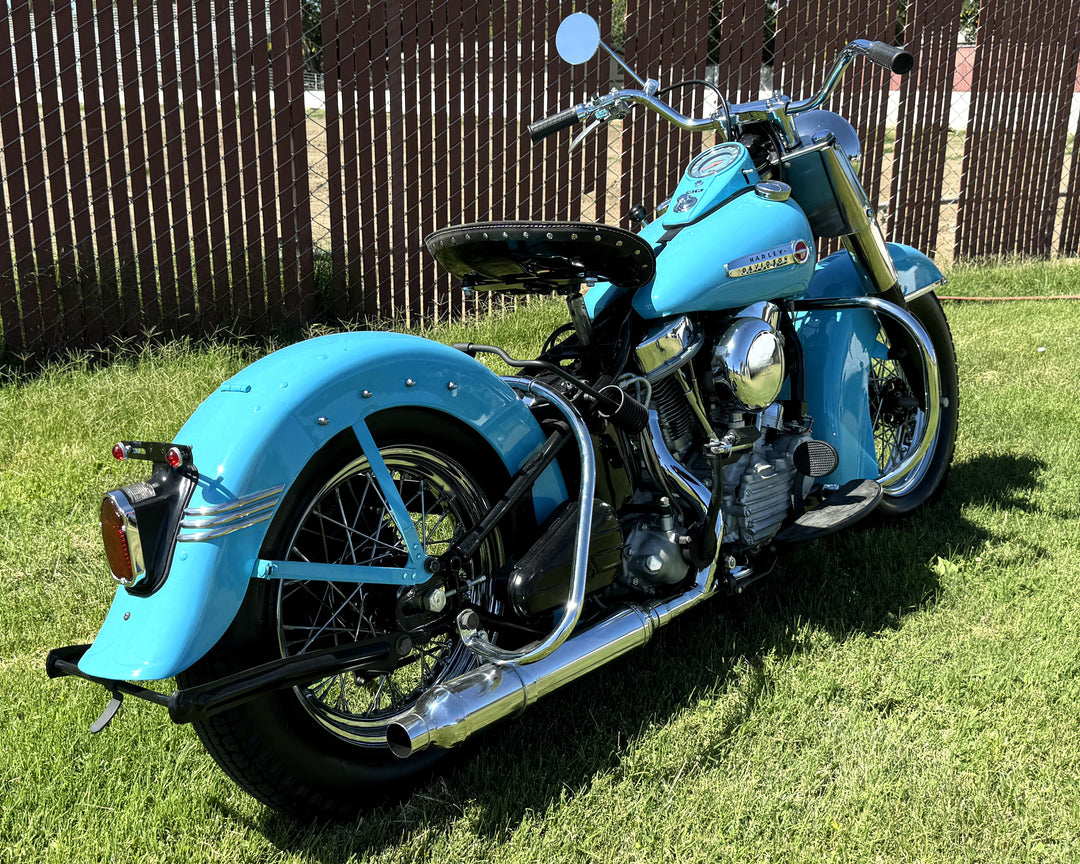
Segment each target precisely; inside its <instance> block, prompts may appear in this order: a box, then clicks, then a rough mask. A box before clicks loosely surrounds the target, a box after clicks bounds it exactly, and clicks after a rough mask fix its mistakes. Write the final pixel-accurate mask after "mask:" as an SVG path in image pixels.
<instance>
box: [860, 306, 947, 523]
mask: <svg viewBox="0 0 1080 864" xmlns="http://www.w3.org/2000/svg"><path fill="white" fill-rule="evenodd" d="M907 307H908V311H909V312H910V313H911V314H912V315H914V316H915V317H916V318H917V319H918V320H919V323H920V324H922V326H923V327H924V328H925V330H926V332H927V335H928V336H929V337H930V342H931V344H932V345H933V348H934V353H935V354H936V355H937V362H938V376H939V379H940V384H941V393H940V411H939V414H938V419H937V430H936V433H935V435H934V441H933V444H932V445H931V447H930V448H929V449H928V450H927V451H926V453H925V454H923V456H922V458H921V459H920V460H919V461H918V463H916V464H915V466H914V467H913V468H912V469H911V471H910V472H908V473H907V474H906V475H905V476H903V477H901V478H898V479H896V480H895V481H893V482H891V483H886V484H883V491H884V493H885V494H884V495H883V496H882V498H881V503H880V504H879V505H878V512H879V513H881V514H883V515H886V516H901V515H903V514H905V513H909V512H911V511H912V510H914V509H916V508H917V507H920V506H921V505H923V504H925V503H927V502H929V501H932V500H935V499H936V498H937V497H938V496H940V494H941V492H942V489H943V488H944V483H945V478H946V476H948V473H949V468H950V466H951V465H952V459H953V451H954V449H955V447H956V428H957V417H958V407H959V406H958V393H959V386H958V381H957V370H956V353H955V351H954V349H953V342H952V334H951V333H950V332H949V324H948V321H946V319H945V313H944V312H943V311H942V309H941V304H940V302H938V299H937V297H935V296H934V295H933V294H924V295H923V296H921V297H917V298H916V299H914V300H911V301H909V302H908V304H907ZM878 339H879V340H880V341H881V342H882V343H883V344H884V345H885V346H886V347H887V348H889V352H888V357H887V358H885V359H874V360H872V362H871V368H870V380H869V395H870V416H871V418H872V420H873V425H874V448H875V450H876V452H877V460H878V472H879V475H880V476H884V475H886V474H888V473H889V472H890V471H892V470H893V469H894V468H895V467H896V466H897V465H899V464H900V463H901V462H902V461H903V460H904V459H906V458H907V456H908V455H909V454H910V453H911V452H912V450H913V449H914V448H915V447H916V446H917V445H918V442H919V441H920V440H921V439H922V435H923V431H924V430H925V428H926V424H927V423H929V422H930V415H929V413H928V412H927V411H926V408H925V405H924V403H923V399H922V398H921V391H922V384H921V381H920V380H918V379H917V377H916V376H918V378H921V374H922V368H921V364H920V362H918V360H917V359H915V358H912V357H911V356H908V355H907V354H905V353H904V352H902V351H897V350H896V346H894V345H892V344H891V343H890V340H889V336H888V335H887V333H886V331H885V330H884V329H882V331H881V332H880V333H879V335H878ZM912 353H914V352H912Z"/></svg>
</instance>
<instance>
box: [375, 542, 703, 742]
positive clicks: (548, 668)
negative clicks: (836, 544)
mask: <svg viewBox="0 0 1080 864" xmlns="http://www.w3.org/2000/svg"><path fill="white" fill-rule="evenodd" d="M721 530H722V529H721ZM715 575H716V565H715V563H714V564H712V565H710V566H709V567H707V568H705V569H704V570H701V571H700V572H699V573H698V579H697V582H696V583H695V585H694V587H693V588H691V589H690V590H689V591H687V592H685V593H683V594H680V595H679V596H678V597H676V598H674V599H672V600H669V601H667V602H663V603H660V602H657V603H650V604H648V605H646V606H637V605H627V606H624V607H623V608H621V609H619V610H618V611H616V612H614V613H613V614H612V615H609V616H608V617H607V618H605V619H604V620H603V621H601V622H600V623H599V624H596V625H595V626H593V627H590V628H589V629H588V630H585V631H582V632H580V633H575V634H574V635H573V636H572V637H570V638H569V639H567V640H566V642H564V643H563V644H562V646H560V647H559V649H558V650H556V651H555V652H554V653H552V654H549V655H548V656H547V657H544V658H543V659H542V660H538V661H536V662H535V663H530V664H528V665H517V664H514V663H501V662H496V663H486V664H484V665H483V666H479V667H477V668H476V669H474V670H472V671H471V672H466V673H465V674H464V675H461V676H459V677H457V678H454V679H453V680H452V681H447V682H446V683H445V684H439V685H438V686H436V687H433V688H431V689H430V690H428V691H427V692H426V693H425V694H424V695H423V696H421V697H420V700H419V701H418V702H417V703H416V705H415V706H413V708H412V710H410V711H407V712H405V713H404V714H400V715H399V716H398V717H396V718H395V719H394V720H393V722H391V723H390V725H389V727H388V728H387V731H386V743H387V746H389V748H390V752H391V753H393V754H394V755H395V756H398V757H400V758H405V757H408V756H411V755H412V754H413V753H418V752H419V751H421V750H424V749H426V748H428V747H438V748H440V749H444V750H445V749H449V748H451V747H456V746H457V745H458V744H461V743H462V742H463V741H464V740H465V739H466V738H468V737H470V736H471V735H473V734H475V733H476V732H479V731H480V730H481V729H486V728H487V727H488V726H491V725H492V724H493V723H497V722H498V721H500V720H506V719H508V718H510V717H516V716H517V715H518V714H520V713H521V712H522V711H524V710H525V709H526V708H527V707H528V706H529V705H531V704H533V703H534V702H536V701H537V700H538V699H540V698H542V697H544V696H546V695H547V694H549V693H551V692H552V691H554V690H558V689H559V688H560V687H562V686H564V685H566V684H569V683H570V682H571V681H576V680H577V679H578V678H580V677H582V676H583V675H587V674H588V673H589V672H592V671H593V670H594V669H598V668H600V667H601V666H603V665H604V664H606V663H609V662H611V661H612V660H614V659H616V658H617V657H621V656H622V655H623V654H626V653H628V652H630V651H632V650H633V649H635V648H639V647H640V646H642V645H644V644H645V643H646V642H648V641H649V639H650V638H652V635H653V633H654V632H656V630H657V629H658V628H659V627H662V626H664V625H665V624H667V623H668V622H669V621H671V619H672V618H674V617H675V616H676V615H680V614H681V613H683V612H685V611H686V610H687V609H690V608H692V607H694V606H696V605H697V604H698V603H700V602H701V601H702V600H705V599H706V598H708V597H710V596H711V595H712V594H713V593H714V591H715V590H716V580H715Z"/></svg>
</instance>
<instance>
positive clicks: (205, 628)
mask: <svg viewBox="0 0 1080 864" xmlns="http://www.w3.org/2000/svg"><path fill="white" fill-rule="evenodd" d="M397 407H422V408H425V409H427V410H429V411H435V412H441V413H443V414H446V415H449V416H452V417H453V418H455V419H456V420H458V421H460V422H462V423H464V424H466V425H468V426H469V427H471V428H472V429H474V430H475V431H476V432H477V434H478V435H480V436H482V437H483V439H484V440H486V441H487V442H488V444H489V445H490V446H491V447H492V449H493V450H494V451H495V452H496V453H497V454H498V455H499V457H500V458H501V459H502V462H503V464H504V465H505V467H506V469H507V471H509V472H511V473H512V472H513V471H515V470H517V469H518V468H519V467H520V466H521V463H522V462H523V461H524V460H525V458H526V457H527V456H528V454H529V453H531V452H532V450H533V449H535V447H536V446H537V445H538V444H540V443H541V442H542V441H543V437H544V436H543V433H542V432H541V430H540V427H539V425H538V424H537V422H536V420H535V419H534V418H533V417H532V415H531V414H530V413H529V410H528V408H527V407H526V406H525V404H524V403H523V402H522V401H521V400H519V399H518V398H517V397H516V396H515V395H514V393H513V391H512V390H511V389H510V388H509V387H508V386H507V385H506V384H504V383H503V382H502V381H500V380H499V378H498V377H497V376H496V375H495V374H494V373H492V372H491V371H490V370H489V369H488V368H487V367H485V366H484V365H483V364H481V363H479V362H477V361H476V360H473V359H472V358H469V357H467V356H465V355H464V354H462V353H461V352H459V351H455V350H454V349H452V348H449V347H447V346H445V345H441V344H439V343H436V342H430V341H428V340H425V339H419V338H417V337H414V336H406V335H402V334H398V333H372V332H363V333H346V334H339V335H333V336H323V337H320V338H318V339H312V340H310V341H307V342H302V343H299V344H297V345H293V346H290V347H288V348H285V349H283V350H281V351H277V352H275V353H273V354H270V355H269V356H267V357H265V358H263V359H262V360H259V361H258V362H256V363H253V364H252V365H251V366H248V367H247V368H246V369H244V370H243V371H241V372H240V373H239V374H237V375H236V376H234V377H233V378H231V379H229V380H228V381H226V382H225V383H224V384H223V385H222V386H221V388H220V389H219V390H217V391H216V392H215V393H213V394H212V395H211V396H210V397H209V398H207V399H206V401H205V402H203V403H202V404H201V405H200V406H199V407H198V409H196V411H195V413H194V414H192V415H191V417H190V418H189V419H188V421H187V422H186V423H185V424H184V426H183V428H182V429H181V430H180V431H179V432H178V433H177V435H176V439H175V440H176V441H177V443H180V444H187V445H189V446H190V447H191V448H192V451H193V457H194V462H195V465H196V467H197V468H198V470H199V483H198V487H197V489H196V490H195V493H194V495H193V497H192V500H191V502H190V504H189V507H188V510H189V512H192V511H197V510H199V509H202V508H205V512H221V510H222V508H223V507H226V508H227V507H228V506H229V505H230V504H232V503H234V502H237V501H238V500H239V499H243V498H247V497H249V496H255V497H256V498H258V496H259V495H261V494H262V493H266V494H267V496H268V497H265V498H263V499H262V500H261V501H258V502H257V503H256V504H254V505H252V506H250V507H248V508H243V509H245V510H248V511H251V510H254V511H257V515H256V517H254V518H262V517H265V518H263V519H262V521H258V522H255V523H254V524H251V520H250V519H249V520H248V523H249V524H246V527H243V528H241V529H239V530H235V531H233V532H232V533H228V534H224V535H223V536H218V537H212V538H209V539H203V540H199V541H197V542H181V543H178V544H177V548H176V552H175V554H174V556H173V561H172V567H171V569H170V571H169V576H168V579H167V580H166V581H165V583H164V584H163V585H162V586H161V587H160V588H159V589H158V590H157V591H156V592H155V593H154V594H152V595H150V596H148V597H139V596H135V595H133V594H131V593H129V592H128V591H127V590H126V589H124V588H120V589H118V590H117V592H116V596H115V598H114V600H113V604H112V608H111V609H110V610H109V614H108V616H107V618H106V619H105V622H104V624H103V625H102V627H101V631H100V632H99V633H98V636H97V638H96V639H95V641H94V644H93V645H92V646H91V648H90V650H88V651H87V652H86V654H85V655H84V656H83V658H82V660H80V662H79V668H80V669H81V670H82V671H83V672H85V673H86V674H88V675H93V676H96V677H99V678H107V679H114V680H131V679H159V678H169V677H172V676H174V675H176V674H177V673H178V672H181V671H183V670H184V669H186V668H187V667H188V666H190V665H191V664H192V663H194V662H195V661H196V660H198V659H199V658H200V657H202V656H203V654H205V653H206V652H207V651H208V650H209V649H210V648H211V647H212V646H213V645H214V643H215V642H217V640H218V639H220V638H221V636H222V634H224V632H225V630H226V629H227V628H228V626H229V624H230V623H231V622H232V620H233V618H234V617H235V615H236V612H237V610H238V609H239V608H240V604H241V602H242V601H243V599H244V595H245V593H246V592H247V587H248V583H249V581H250V579H251V578H253V577H255V576H257V575H267V574H266V573H265V567H264V568H263V571H264V572H263V573H262V574H259V573H256V570H257V569H258V565H259V550H260V548H261V546H262V543H263V539H264V537H265V535H266V530H267V528H268V527H269V525H270V521H271V519H272V517H273V515H274V513H275V512H276V508H277V506H278V502H280V500H281V499H282V498H283V497H284V495H285V494H286V493H287V492H288V489H289V487H290V485H291V484H292V483H293V481H295V480H296V478H297V476H298V475H299V474H300V471H301V470H302V469H303V468H304V466H305V465H306V464H307V463H308V461H309V460H310V459H311V457H312V456H313V455H314V454H315V453H316V452H317V451H318V450H319V449H320V448H322V447H323V446H324V445H325V444H326V443H327V442H328V441H330V439H331V438H333V437H334V436H335V435H337V434H338V433H340V432H342V431H344V430H346V429H352V430H353V431H354V432H355V433H356V436H357V439H358V441H359V442H360V444H361V446H364V444H365V442H367V443H368V445H369V446H368V447H365V452H366V453H367V454H368V457H369V459H370V460H371V461H372V462H373V467H376V465H381V464H382V463H381V459H378V456H377V453H376V454H375V457H374V458H372V454H371V451H370V442H371V439H370V435H369V433H368V431H367V427H366V425H365V424H364V422H363V421H364V420H365V419H366V418H367V417H368V416H369V415H371V414H373V413H375V412H378V411H384V410H386V409H390V408H397ZM565 497H566V495H565V487H564V486H563V483H562V479H561V477H560V476H559V475H558V473H557V471H556V470H555V468H554V467H552V468H549V469H548V471H547V472H545V474H544V475H543V476H542V477H541V478H540V480H539V482H538V483H537V484H536V485H535V486H534V489H533V503H534V506H535V510H536V514H537V518H539V519H543V518H544V517H546V516H547V515H548V514H549V513H550V512H551V510H553V509H554V507H555V505H556V504H557V503H558V502H560V501H562V500H564V499H565ZM268 502H269V503H270V504H271V506H269V507H267V506H266V504H267V503H268ZM260 505H261V506H260ZM227 512H239V511H227ZM191 521H192V522H196V523H197V522H198V518H197V517H196V518H195V519H193V520H191ZM239 521H244V520H239ZM398 521H399V523H400V521H401V520H398ZM408 530H411V524H409V526H408ZM198 533H199V531H198V528H194V529H190V530H188V531H187V535H188V536H189V537H190V536H193V535H196V534H198ZM208 533H209V532H208ZM183 535H184V532H182V536H183ZM413 558H414V561H415V555H414V556H413ZM402 578H403V581H407V580H408V578H409V576H408V574H402ZM384 581H385V580H384Z"/></svg>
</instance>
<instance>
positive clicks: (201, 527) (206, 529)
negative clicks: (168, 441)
mask: <svg viewBox="0 0 1080 864" xmlns="http://www.w3.org/2000/svg"><path fill="white" fill-rule="evenodd" d="M284 491H285V486H284V485H278V486H273V487H271V488H270V489H263V490H261V491H259V492H253V493H252V494H250V495H244V496H243V497H241V498H235V499H233V500H232V501H226V502H224V503H222V504H211V505H208V506H205V507H189V508H187V509H186V510H185V511H184V519H183V521H182V522H181V523H180V533H179V535H178V536H177V538H176V539H177V540H178V541H179V542H181V543H200V542H202V541H204V540H213V539H215V538H217V537H224V536H225V535H227V534H232V533H233V532H235V531H240V530H242V529H244V528H250V527H251V526H252V525H258V524H259V523H261V522H267V521H269V520H270V517H272V516H273V515H274V510H275V509H276V508H277V505H278V503H279V502H280V501H281V493H282V492H284ZM185 531H188V532H192V533H186V534H185V533H184V532H185Z"/></svg>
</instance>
